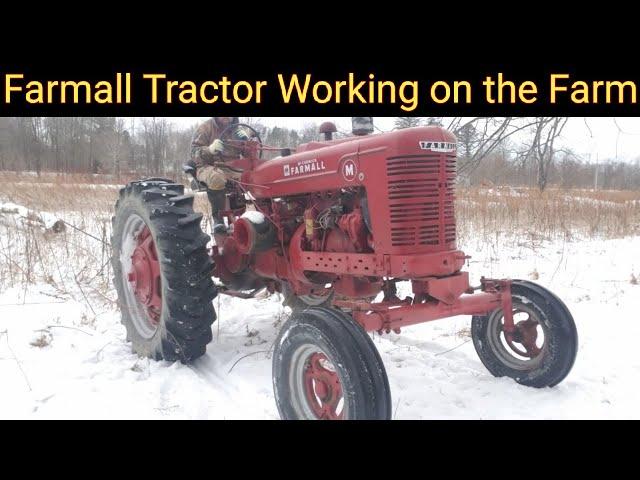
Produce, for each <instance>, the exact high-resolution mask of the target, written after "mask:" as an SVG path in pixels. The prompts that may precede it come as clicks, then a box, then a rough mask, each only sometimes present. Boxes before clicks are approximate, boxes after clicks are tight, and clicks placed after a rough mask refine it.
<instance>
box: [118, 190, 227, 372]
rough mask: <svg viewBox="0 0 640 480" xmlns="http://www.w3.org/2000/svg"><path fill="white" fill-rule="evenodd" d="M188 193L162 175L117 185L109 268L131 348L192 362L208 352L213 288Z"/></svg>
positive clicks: (202, 238) (197, 218)
mask: <svg viewBox="0 0 640 480" xmlns="http://www.w3.org/2000/svg"><path fill="white" fill-rule="evenodd" d="M201 219H202V214H199V213H195V212H194V210H193V196H191V195H184V187H183V186H182V185H179V184H175V183H172V182H171V181H170V180H166V179H157V178H154V179H149V180H142V181H138V182H132V183H130V184H128V185H127V186H126V187H125V188H123V189H121V190H120V198H119V200H118V201H117V203H116V207H115V216H114V217H113V219H112V223H113V236H112V238H111V245H112V248H113V253H112V265H113V271H114V274H115V278H114V284H115V287H116V290H117V293H118V303H119V306H120V309H121V312H122V323H123V325H124V326H125V327H126V329H127V339H128V341H131V343H132V348H133V351H134V352H135V353H137V354H139V355H142V356H146V357H150V358H153V359H156V360H167V361H172V362H173V361H177V360H180V361H181V362H183V363H190V362H192V361H193V360H195V359H196V358H198V357H200V356H202V355H204V354H205V352H206V346H207V344H208V343H209V342H211V340H212V333H211V325H212V323H213V322H214V321H215V319H216V314H215V310H214V309H213V304H212V300H213V299H214V298H215V297H216V295H217V290H216V288H215V286H214V284H213V280H212V278H211V275H212V268H213V266H212V262H211V259H210V257H209V254H208V252H207V243H208V242H209V240H210V237H209V236H208V235H206V234H205V233H203V232H202V229H201V228H200V221H201Z"/></svg>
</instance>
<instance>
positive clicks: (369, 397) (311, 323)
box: [273, 307, 391, 420]
mask: <svg viewBox="0 0 640 480" xmlns="http://www.w3.org/2000/svg"><path fill="white" fill-rule="evenodd" d="M273 385H274V391H275V397H276V403H277V406H278V410H279V412H280V415H281V417H282V418H283V419H285V420H314V419H320V420H389V419H390V418H391V393H390V388H389V381H388V379H387V374H386V371H385V368H384V365H383V363H382V360H381V358H380V355H379V354H378V351H377V350H376V347H375V345H374V344H373V342H372V340H371V338H369V336H368V335H367V334H366V333H365V331H364V330H363V329H362V328H361V327H360V326H359V325H358V324H356V323H355V322H354V321H353V319H352V318H351V317H350V316H349V315H347V314H345V313H343V312H340V311H339V310H335V309H329V308H318V307H311V308H308V309H306V310H304V311H302V312H297V313H296V314H294V315H293V317H292V318H291V320H289V321H288V322H287V323H286V324H285V326H284V327H283V328H282V331H281V333H280V336H279V338H278V340H277V341H276V348H275V351H274V355H273Z"/></svg>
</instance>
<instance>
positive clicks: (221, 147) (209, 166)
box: [191, 117, 249, 231]
mask: <svg viewBox="0 0 640 480" xmlns="http://www.w3.org/2000/svg"><path fill="white" fill-rule="evenodd" d="M238 123H239V119H238V118H237V117H213V118H210V119H209V120H207V121H206V122H204V123H203V124H202V125H200V127H198V129H197V130H196V133H195V134H194V136H193V140H192V141H191V159H192V160H193V162H194V163H195V165H196V169H197V170H196V172H197V173H196V177H197V179H198V181H200V182H202V183H204V184H205V185H206V186H207V194H208V197H209V201H210V203H211V208H212V211H213V212H212V213H213V223H214V231H216V229H217V231H221V230H225V231H226V228H225V226H224V220H223V218H222V216H221V212H222V211H223V210H224V208H225V202H226V194H225V187H226V184H227V182H228V181H230V180H239V179H240V175H241V173H240V172H238V171H237V170H234V169H232V168H230V167H229V166H228V165H226V163H227V162H229V161H231V160H235V159H238V158H239V157H240V152H239V150H238V149H237V148H233V147H230V146H228V145H225V142H224V141H223V139H222V138H220V136H221V134H222V133H223V132H225V130H226V131H228V132H229V135H228V136H227V135H225V136H226V137H227V139H228V140H240V141H246V140H249V135H248V134H247V132H246V131H245V130H244V129H243V128H242V127H241V126H239V125H238V126H237V128H230V127H232V126H233V125H237V124H238Z"/></svg>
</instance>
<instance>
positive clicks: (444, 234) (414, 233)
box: [387, 154, 456, 247]
mask: <svg viewBox="0 0 640 480" xmlns="http://www.w3.org/2000/svg"><path fill="white" fill-rule="evenodd" d="M455 177H456V156H455V155H454V154H448V155H447V154H429V155H411V156H403V157H392V158H388V159H387V188H388V198H389V213H390V217H391V218H390V220H391V244H392V246H394V247H406V246H414V245H426V246H433V247H438V246H443V247H444V246H445V245H449V244H451V243H453V242H455V241H456V223H455V214H454V201H455V196H454V182H455Z"/></svg>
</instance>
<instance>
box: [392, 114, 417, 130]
mask: <svg viewBox="0 0 640 480" xmlns="http://www.w3.org/2000/svg"><path fill="white" fill-rule="evenodd" d="M422 123H423V122H422V118H420V117H396V119H395V121H394V122H393V124H394V126H395V127H396V128H397V129H402V128H412V127H419V126H420V125H422Z"/></svg>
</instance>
